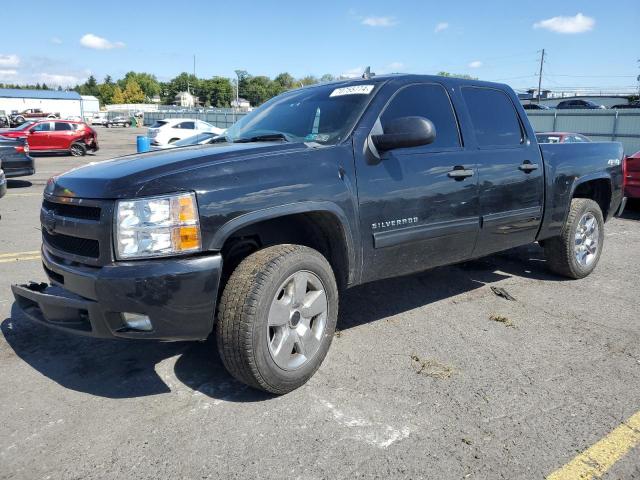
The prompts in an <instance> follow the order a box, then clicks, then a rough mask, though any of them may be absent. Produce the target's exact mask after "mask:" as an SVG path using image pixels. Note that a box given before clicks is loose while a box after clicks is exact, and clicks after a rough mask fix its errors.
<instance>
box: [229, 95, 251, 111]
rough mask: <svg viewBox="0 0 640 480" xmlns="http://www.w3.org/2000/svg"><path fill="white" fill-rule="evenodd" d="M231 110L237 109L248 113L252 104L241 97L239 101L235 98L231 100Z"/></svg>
mask: <svg viewBox="0 0 640 480" xmlns="http://www.w3.org/2000/svg"><path fill="white" fill-rule="evenodd" d="M231 108H237V109H238V110H243V111H245V112H248V111H249V110H251V104H250V103H249V100H247V99H246V98H242V97H240V98H238V99H237V100H236V99H235V98H234V99H233V100H231Z"/></svg>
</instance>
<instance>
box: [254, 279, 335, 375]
mask: <svg viewBox="0 0 640 480" xmlns="http://www.w3.org/2000/svg"><path fill="white" fill-rule="evenodd" d="M328 310H329V303H328V301H327V294H326V292H325V289H324V285H323V284H322V281H321V280H320V278H319V277H318V276H317V275H316V274H314V273H312V272H309V271H306V270H305V271H299V272H296V273H294V274H293V275H291V276H290V277H289V278H287V279H286V280H285V281H284V282H282V284H281V285H280V287H279V288H278V290H277V291H276V294H275V297H274V298H273V300H272V302H271V307H270V309H269V314H268V319H267V342H268V345H269V353H270V354H271V358H272V359H273V361H274V362H275V363H276V365H278V367H280V368H282V369H283V370H296V369H298V368H300V367H302V366H303V365H305V364H306V363H307V362H309V361H310V360H311V359H312V358H313V357H315V355H316V354H317V353H318V350H320V344H321V343H322V337H323V335H324V331H325V328H326V325H327V314H328Z"/></svg>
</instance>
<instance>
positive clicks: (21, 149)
mask: <svg viewBox="0 0 640 480" xmlns="http://www.w3.org/2000/svg"><path fill="white" fill-rule="evenodd" d="M13 148H15V149H16V152H18V153H23V152H24V147H13Z"/></svg>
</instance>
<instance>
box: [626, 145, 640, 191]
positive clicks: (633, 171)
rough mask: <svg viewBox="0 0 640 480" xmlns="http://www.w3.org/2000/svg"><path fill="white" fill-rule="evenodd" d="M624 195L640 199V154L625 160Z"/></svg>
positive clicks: (637, 153)
mask: <svg viewBox="0 0 640 480" xmlns="http://www.w3.org/2000/svg"><path fill="white" fill-rule="evenodd" d="M624 162H625V163H624V195H625V197H628V198H640V152H636V153H634V154H633V155H629V156H628V157H626V158H625V159H624Z"/></svg>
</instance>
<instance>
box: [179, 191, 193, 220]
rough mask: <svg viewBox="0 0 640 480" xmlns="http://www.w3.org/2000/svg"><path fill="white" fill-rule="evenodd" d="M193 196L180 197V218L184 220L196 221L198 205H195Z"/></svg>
mask: <svg viewBox="0 0 640 480" xmlns="http://www.w3.org/2000/svg"><path fill="white" fill-rule="evenodd" d="M193 200H194V199H193V197H191V196H188V197H179V198H178V220H179V221H180V223H182V222H195V221H196V220H197V216H196V206H195V205H194V201H193Z"/></svg>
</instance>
